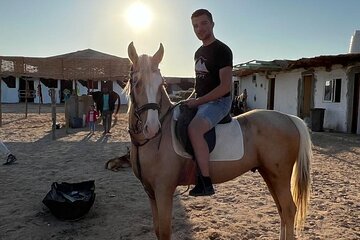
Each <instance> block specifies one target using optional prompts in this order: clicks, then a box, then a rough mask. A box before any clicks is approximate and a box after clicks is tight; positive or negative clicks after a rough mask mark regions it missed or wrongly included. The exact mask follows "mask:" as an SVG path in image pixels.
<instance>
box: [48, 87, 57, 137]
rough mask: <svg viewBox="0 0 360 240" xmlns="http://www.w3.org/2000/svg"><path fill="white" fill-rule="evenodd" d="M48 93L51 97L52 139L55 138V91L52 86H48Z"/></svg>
mask: <svg viewBox="0 0 360 240" xmlns="http://www.w3.org/2000/svg"><path fill="white" fill-rule="evenodd" d="M49 95H50V97H51V119H52V140H55V139H56V134H55V131H56V92H55V89H54V88H50V90H49Z"/></svg>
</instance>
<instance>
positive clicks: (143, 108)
mask: <svg viewBox="0 0 360 240" xmlns="http://www.w3.org/2000/svg"><path fill="white" fill-rule="evenodd" d="M128 55H129V58H130V60H131V62H132V64H133V65H132V72H131V76H130V81H129V82H128V84H127V91H128V94H130V102H131V104H130V105H131V107H132V108H133V110H134V115H135V116H136V118H137V122H136V124H135V126H132V127H131V128H132V129H130V130H134V131H135V132H137V133H142V134H144V136H145V137H146V138H148V139H149V138H153V137H154V136H155V135H156V134H157V133H158V132H159V129H160V128H161V123H160V121H159V114H160V108H161V96H162V94H161V88H162V87H163V85H164V79H163V77H162V76H161V73H160V70H159V63H160V62H161V60H162V58H163V56H164V47H163V45H162V44H160V47H159V49H158V51H157V52H156V53H155V54H154V55H153V56H148V55H145V54H144V55H140V56H138V54H137V52H136V49H135V47H134V44H133V43H132V42H131V43H130V44H129V46H128Z"/></svg>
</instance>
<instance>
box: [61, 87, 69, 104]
mask: <svg viewBox="0 0 360 240" xmlns="http://www.w3.org/2000/svg"><path fill="white" fill-rule="evenodd" d="M63 94H64V102H66V101H67V100H68V99H69V98H70V94H71V91H70V90H69V89H67V88H65V89H64V91H63Z"/></svg>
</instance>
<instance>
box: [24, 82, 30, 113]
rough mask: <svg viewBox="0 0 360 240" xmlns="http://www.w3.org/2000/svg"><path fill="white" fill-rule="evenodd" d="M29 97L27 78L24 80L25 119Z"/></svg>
mask: <svg viewBox="0 0 360 240" xmlns="http://www.w3.org/2000/svg"><path fill="white" fill-rule="evenodd" d="M28 96H29V82H28V80H27V78H25V118H27V114H28V100H27V98H28Z"/></svg>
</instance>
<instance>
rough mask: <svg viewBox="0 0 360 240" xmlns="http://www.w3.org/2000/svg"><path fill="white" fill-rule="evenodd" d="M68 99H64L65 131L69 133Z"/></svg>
mask: <svg viewBox="0 0 360 240" xmlns="http://www.w3.org/2000/svg"><path fill="white" fill-rule="evenodd" d="M67 101H68V99H66V100H65V129H66V133H69V110H68V103H67Z"/></svg>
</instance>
